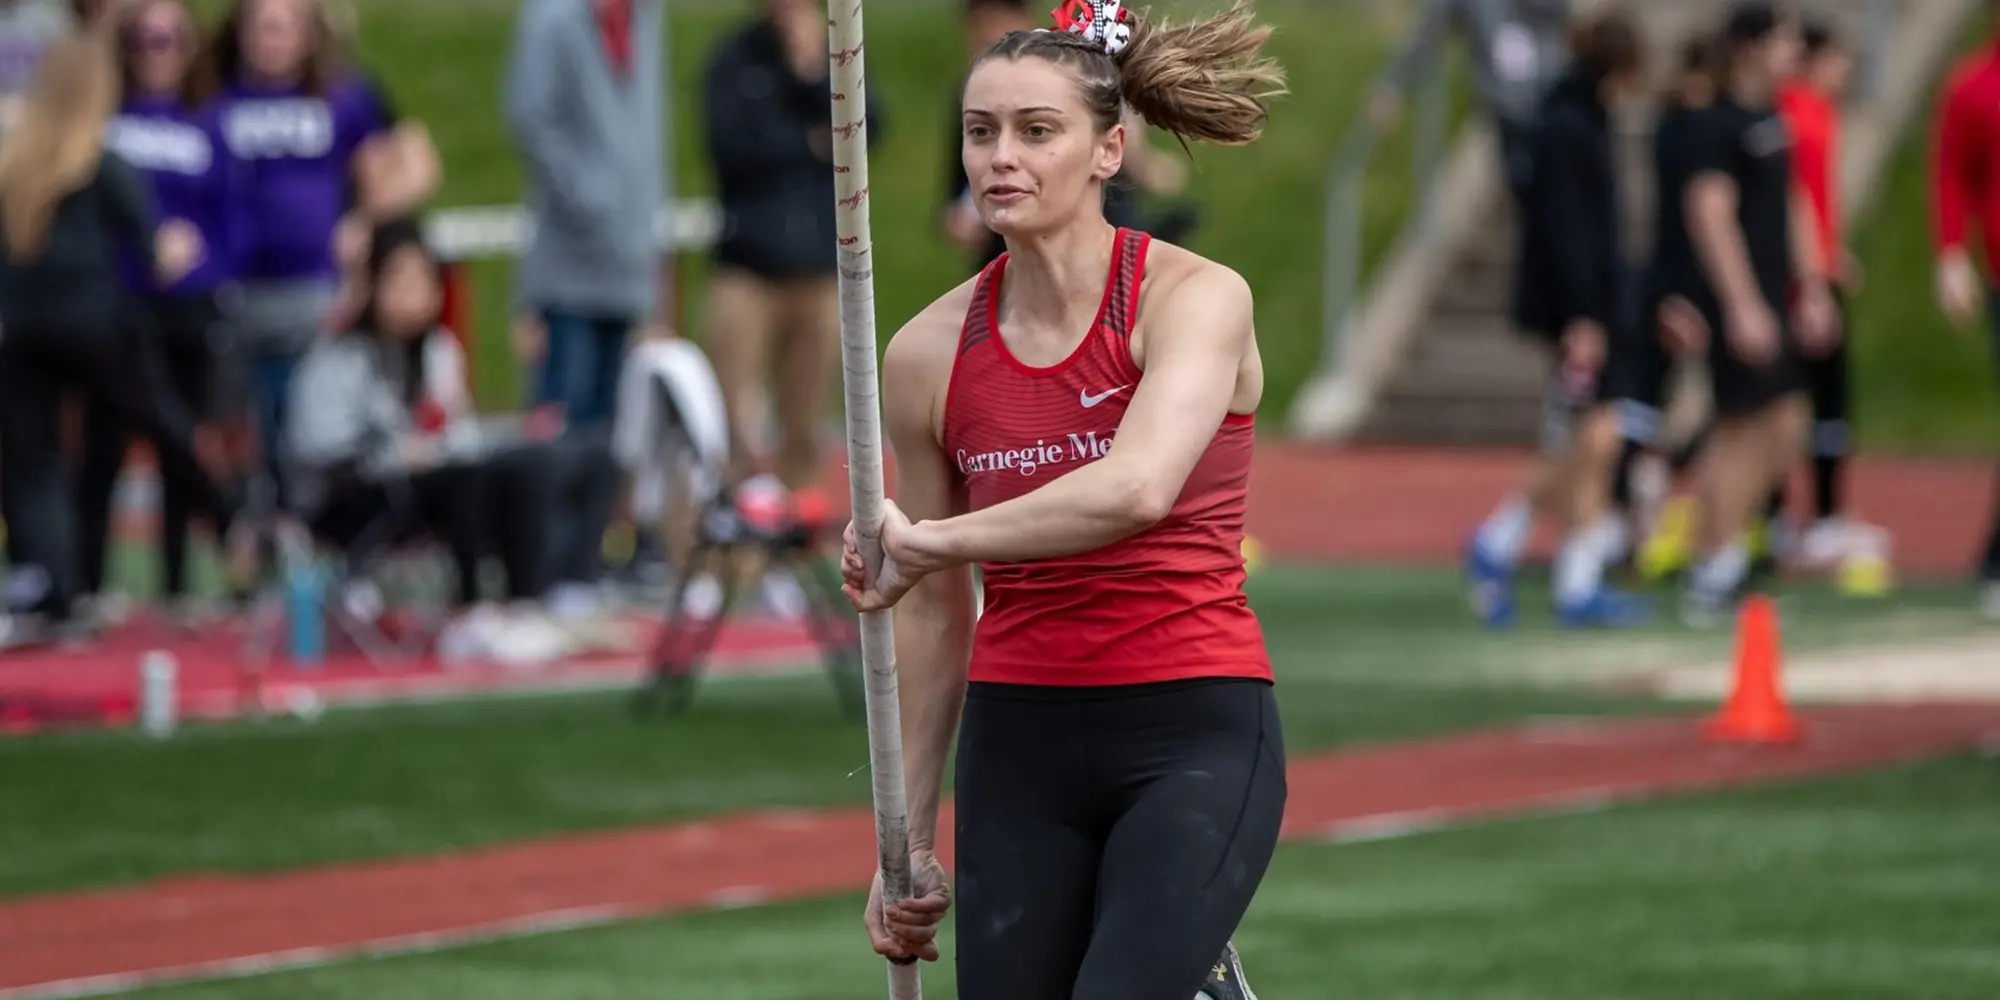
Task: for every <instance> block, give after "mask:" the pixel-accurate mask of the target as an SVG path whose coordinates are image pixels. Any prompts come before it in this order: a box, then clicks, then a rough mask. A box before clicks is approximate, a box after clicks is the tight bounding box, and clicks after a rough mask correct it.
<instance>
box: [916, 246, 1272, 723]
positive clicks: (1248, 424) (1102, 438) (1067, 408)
mask: <svg viewBox="0 0 2000 1000" xmlns="http://www.w3.org/2000/svg"><path fill="white" fill-rule="evenodd" d="M1149 242H1150V241H1149V238H1148V237H1147V236H1146V235H1145V234H1144V233H1135V232H1130V231H1127V230H1123V229H1121V230H1119V231H1118V236H1117V242H1116V249H1115V250H1114V251H1113V256H1112V262H1111V273H1110V277H1109V279H1108V280H1107V281H1106V287H1105V289H1104V301H1103V304H1102V305H1101V306H1099V307H1098V313H1097V319H1096V320H1095V321H1094V322H1093V323H1092V324H1091V327H1090V331H1089V332H1088V333H1087V334H1085V335H1084V338H1083V342H1082V343H1080V344H1078V345H1077V347H1076V350H1074V351H1072V352H1071V353H1070V356H1069V357H1068V358H1066V359H1064V360H1063V361H1062V362H1060V363H1058V364H1056V365H1053V366H1051V367H1047V368H1033V367H1030V366H1028V365H1026V364H1023V363H1022V362H1021V361H1020V360H1019V359H1017V358H1015V357H1014V355H1013V353H1012V352H1010V351H1009V350H1008V349H1007V344H1006V342H1005V341H1004V340H1003V339H1002V338H1001V336H1000V327H999V320H998V318H997V317H998V305H999V299H1000V285H1001V280H1000V279H1001V275H1002V274H1003V273H1005V271H1006V267H1007V257H1006V256H1005V255H1002V256H1001V257H1000V258H999V259H997V260H995V261H993V263H991V264H989V265H987V267H986V270H985V271H984V272H982V273H981V274H980V276H979V282H978V284H977V285H976V286H975V289H974V292H973V297H972V305H971V307H970V308H969V309H968V310H967V311H966V317H965V326H964V327H963V328H962V330H961V332H960V333H959V344H958V357H957V360H956V362H955V363H954V364H953V366H952V371H951V383H950V387H949V388H948V389H947V390H946V393H945V405H944V431H943V437H944V442H943V444H944V449H945V453H946V455H947V456H948V457H949V458H950V459H951V461H952V464H953V466H954V467H955V469H956V470H957V475H958V477H959V479H960V481H961V482H962V483H963V484H964V486H965V489H966V492H967V494H968V495H969V497H970V501H971V506H972V509H974V510H979V509H982V508H985V507H990V506H992V505H994V504H997V503H1001V502H1004V501H1007V500H1011V499H1013V498H1015V497H1018V496H1021V495H1023V494H1025V493H1028V492H1029V491H1031V490H1034V489H1037V488H1038V487H1040V486H1042V485H1043V484H1045V483H1047V482H1049V481H1051V480H1053V479H1056V478H1057V477H1060V476H1064V475H1067V474H1069V473H1070V472H1071V471H1073V470H1075V469H1077V468H1079V467H1081V466H1083V465H1086V464H1088V463H1090V462H1094V461H1096V460H1097V459H1099V458H1102V457H1104V455H1105V453H1106V452H1107V451H1108V450H1109V449H1110V448H1111V445H1112V437H1113V436H1114V435H1115V434H1116V432H1117V430H1118V424H1119V421H1121V420H1122V419H1124V416H1125V406H1126V403H1127V401H1129V400H1130V399H1131V398H1132V389H1133V388H1134V387H1135V386H1136V385H1138V383H1139V379H1140V371H1139V366H1138V365H1137V364H1135V363H1133V361H1132V344H1131V333H1132V328H1133V321H1134V320H1135V319H1136V318H1137V316H1136V314H1137V310H1138V307H1137V303H1138V300H1139V284H1140V282H1141V281H1142V280H1143V278H1144V275H1145V269H1146V249H1147V246H1148V244H1149ZM1254 439H1255V418H1254V417H1252V416H1250V415H1247V414H1246V415H1236V414H1231V415H1229V416H1228V417H1226V418H1224V420H1223V421H1222V426H1221V427H1219V428H1217V429H1216V432H1215V437H1214V439H1213V440H1211V441H1210V442H1209V445H1208V449H1207V450H1206V451H1204V452H1203V453H1202V456H1201V459H1200V461H1198V462H1197V463H1196V464H1195V467H1194V471H1193V472H1192V473H1190V474H1189V476H1188V479H1187V484H1186V485H1185V486H1183V487H1182V488H1181V493H1180V497H1179V498H1178V499H1176V500H1175V502H1174V506H1173V510H1172V512H1171V513H1169V514H1168V515H1167V517H1166V518H1165V519H1164V520H1162V521H1160V522H1159V523H1158V524H1155V525H1153V526H1152V527H1150V528H1147V529H1146V530H1145V531H1142V532H1140V533H1138V534H1136V535H1133V536H1131V537H1130V538H1126V539H1124V540H1122V541H1119V542H1115V543H1113V544H1111V545H1107V546H1105V547H1104V548H1101V549H1097V550H1096V551H1093V552H1085V553H1082V554H1079V555H1074V556H1067V557H1064V558H1059V559H1040V560H1034V561H1030V562H1016V563H985V564H983V565H982V566H981V567H980V570H981V573H982V575H983V578H984V583H985V598H986V609H985V612H984V614H982V615H981V617H980V619H979V624H978V626H977V628H976V629H975V630H974V633H973V640H972V672H971V678H972V680H974V681H985V682H997V683H1006V684H1046V685H1068V686H1084V685H1113V684H1145V683H1152V682H1156V681H1171V680H1182V679H1187V678H1193V677H1254V678H1262V679H1266V680H1268V679H1270V677H1271V661H1270V657H1269V655H1268V654H1267V653H1266V652H1265V649H1264V635H1263V631H1262V629H1261V628H1259V627H1258V624H1257V616H1256V615H1255V614H1254V613H1252V612H1251V610H1250V606H1249V604H1248V602H1247V601H1245V599H1244V596H1243V576H1244V571H1243V551H1242V544H1243V512H1244V505H1245V499H1246V497H1247V495H1248V492H1249V483H1250V454H1251V447H1252V443H1253V441H1254Z"/></svg>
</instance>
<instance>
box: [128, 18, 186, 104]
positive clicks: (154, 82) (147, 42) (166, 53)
mask: <svg viewBox="0 0 2000 1000" xmlns="http://www.w3.org/2000/svg"><path fill="white" fill-rule="evenodd" d="M125 45H126V46H127V50H128V56H127V58H129V59H131V60H132V62H131V66H132V76H133V78H134V79H135V80H137V81H138V84H139V86H140V87H141V88H142V89H144V90H147V91H151V92H154V93H165V92H167V91H172V90H177V89H179V88H180V85H181V81H182V79H183V78H184V77H186V75H187V70H188V61H189V57H190V56H191V55H192V54H193V52H194V22H193V20H192V19H190V18H189V17H188V12H187V8H186V7H183V6H181V4H180V3H179V0H154V2H152V3H148V4H146V5H145V6H143V7H139V8H138V9H137V12H136V13H135V14H134V15H133V17H132V21H131V24H130V26H129V27H128V29H127V30H126V33H125Z"/></svg>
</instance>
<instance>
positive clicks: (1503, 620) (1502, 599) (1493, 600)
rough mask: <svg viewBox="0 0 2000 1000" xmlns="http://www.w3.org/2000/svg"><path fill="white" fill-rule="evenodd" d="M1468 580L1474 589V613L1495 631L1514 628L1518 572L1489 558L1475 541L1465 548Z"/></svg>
mask: <svg viewBox="0 0 2000 1000" xmlns="http://www.w3.org/2000/svg"><path fill="white" fill-rule="evenodd" d="M1465 577H1466V581H1467V583H1468V584H1469V586H1470V588H1471V592H1470V598H1471V601H1472V613H1473V614H1475V615H1478V616H1479V621H1480V623H1481V624H1483V625H1485V626H1486V627H1487V628H1491V629H1504V628H1511V627H1512V626H1513V624H1514V569H1513V567H1511V566H1507V565H1504V564H1502V563H1501V562H1500V561H1499V560H1497V559H1494V558H1493V557H1492V556H1489V555H1487V554H1486V550H1485V549H1484V548H1482V547H1481V546H1480V544H1479V539H1478V538H1476V537H1475V538H1474V539H1473V540H1472V541H1471V542H1468V543H1467V544H1466V546H1465Z"/></svg>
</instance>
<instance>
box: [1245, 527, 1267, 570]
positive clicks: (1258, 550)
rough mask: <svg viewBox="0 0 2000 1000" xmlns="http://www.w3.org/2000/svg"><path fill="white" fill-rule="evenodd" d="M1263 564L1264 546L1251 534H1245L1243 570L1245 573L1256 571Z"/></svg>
mask: <svg viewBox="0 0 2000 1000" xmlns="http://www.w3.org/2000/svg"><path fill="white" fill-rule="evenodd" d="M1263 565H1264V546H1262V545H1260V544H1258V542H1257V540H1256V539H1255V538H1252V537H1250V536H1249V535H1244V536H1243V571H1244V572H1245V573H1255V572H1257V570H1258V569H1259V568H1260V567H1262V566H1263Z"/></svg>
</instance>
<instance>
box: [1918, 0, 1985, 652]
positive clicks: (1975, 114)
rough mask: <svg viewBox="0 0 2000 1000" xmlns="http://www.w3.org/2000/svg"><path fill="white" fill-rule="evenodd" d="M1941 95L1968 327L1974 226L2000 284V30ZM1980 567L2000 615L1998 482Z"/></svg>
mask: <svg viewBox="0 0 2000 1000" xmlns="http://www.w3.org/2000/svg"><path fill="white" fill-rule="evenodd" d="M1987 6H1988V8H1989V12H1990V16H1991V19H1992V21H1993V23H1995V24H2000V0H1989V3H1988V5H1987ZM1942 95H1943V99H1942V100H1940V101H1939V102H1938V122H1937V147H1936V149H1937V153H1936V157H1935V159H1934V161H1933V164H1934V168H1933V174H1932V192H1931V194H1932V206H1933V208H1934V209H1935V212H1936V215H1935V223H1936V225H1935V232H1936V241H1937V295H1938V304H1939V305H1940V306H1941V307H1942V308H1943V309H1944V312H1945V315H1947V316H1949V317H1950V318H1951V320H1952V322H1954V323H1956V324H1958V325H1959V326H1961V327H1970V326H1971V325H1972V324H1973V321H1974V319H1975V318H1976V317H1977V316H1978V313H1979V308H1980V300H1981V298H1982V292H1981V287H1980V286H1981V281H1980V276H1979V273H1978V269H1977V268H1976V266H1975V265H1974V264H1973V260H1972V253H1971V249H1970V244H1971V240H1972V232H1973V229H1974V227H1975V226H1976V227H1977V230H1978V232H1979V234H1980V235H1981V236H1983V237H1984V238H1985V244H1986V245H1985V248H1984V249H1985V251H1986V266H1987V274H1988V277H1987V281H1986V283H1987V284H1988V285H1992V284H1995V283H2000V36H1996V37H1995V38H1994V39H1993V41H1992V42H1991V43H1990V44H1989V45H1988V46H1987V47H1986V48H1985V49H1984V50H1982V51H1980V52H1978V53H1976V54H1974V55H1973V56H1971V57H1969V58H1967V59H1966V60H1965V61H1964V62H1962V63H1960V64H1959V65H1958V67H1957V68H1956V69H1954V70H1953V71H1952V74H1951V76H1950V77H1949V78H1948V79H1947V80H1946V82H1945V86H1944V90H1943V92H1942ZM1985 298H1986V303H1987V307H1988V309H1989V310H1991V314H1990V315H1989V317H1988V324H1987V325H1988V328H1989V331H1990V334H1991V336H1992V337H1993V341H1994V348H1995V351H1996V355H2000V297H1993V296H1985ZM1979 573H1980V579H1981V580H1982V582H1983V583H1984V585H1985V594H1984V605H1985V611H1986V614H1987V616H1988V617H1990V618H1994V619H1996V620H2000V486H1996V487H1995V492H1994V510H1993V529H1992V533H1991V535H1990V536H1989V538H1988V541H1987V543H1986V552H1985V554H1984V556H1983V557H1982V558H1981V560H1980V567H1979Z"/></svg>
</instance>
